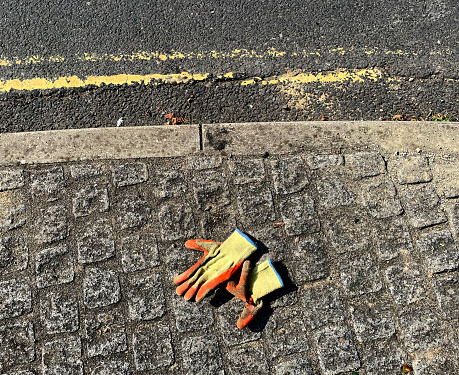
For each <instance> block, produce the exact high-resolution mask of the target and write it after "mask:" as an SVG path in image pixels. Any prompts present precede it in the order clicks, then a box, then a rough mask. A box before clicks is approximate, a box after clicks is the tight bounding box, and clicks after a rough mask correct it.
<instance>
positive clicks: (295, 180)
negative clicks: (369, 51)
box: [271, 156, 309, 195]
mask: <svg viewBox="0 0 459 375" xmlns="http://www.w3.org/2000/svg"><path fill="white" fill-rule="evenodd" d="M271 169H272V171H273V181H274V189H275V190H276V193H277V194H280V195H286V194H291V193H297V192H299V191H301V190H303V188H305V187H306V186H307V185H308V184H309V180H308V172H307V169H306V165H305V164H304V161H303V159H302V158H301V157H300V156H282V157H281V159H279V160H272V161H271Z"/></svg>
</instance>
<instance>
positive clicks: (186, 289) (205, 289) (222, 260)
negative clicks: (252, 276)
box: [174, 229, 257, 302]
mask: <svg viewBox="0 0 459 375" xmlns="http://www.w3.org/2000/svg"><path fill="white" fill-rule="evenodd" d="M185 247H187V248H188V249H193V250H200V251H203V252H204V256H203V257H202V258H201V259H200V260H199V261H198V262H197V263H196V264H195V265H194V266H193V267H191V268H190V269H188V270H187V271H185V272H184V273H182V274H181V275H179V276H177V277H176V278H175V279H174V283H175V284H179V286H178V287H177V289H176V292H177V294H178V295H179V296H181V295H184V297H185V299H186V300H190V299H191V298H193V297H194V296H196V297H195V298H196V302H199V301H200V300H202V299H203V298H204V297H205V296H207V295H208V294H209V293H210V292H212V291H213V290H214V289H216V288H217V287H219V286H220V285H221V284H223V283H225V282H226V281H228V280H229V279H230V278H231V276H233V275H234V274H235V273H236V272H237V271H238V270H240V269H241V267H242V265H243V263H244V260H245V259H247V258H248V257H249V256H250V255H251V254H253V252H254V251H255V250H256V249H257V247H256V245H255V243H254V242H253V241H252V240H251V239H250V238H248V237H247V236H246V235H245V234H244V233H242V232H241V231H240V230H239V229H236V230H235V231H234V233H233V234H232V235H231V236H229V237H228V239H227V240H226V241H225V242H223V243H221V242H215V241H210V240H200V239H195V240H189V241H187V242H186V243H185Z"/></svg>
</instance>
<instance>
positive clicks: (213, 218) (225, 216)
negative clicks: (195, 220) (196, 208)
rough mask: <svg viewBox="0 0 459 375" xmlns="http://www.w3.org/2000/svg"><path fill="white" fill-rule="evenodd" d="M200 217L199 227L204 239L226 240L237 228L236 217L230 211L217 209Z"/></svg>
mask: <svg viewBox="0 0 459 375" xmlns="http://www.w3.org/2000/svg"><path fill="white" fill-rule="evenodd" d="M200 216H201V227H202V233H203V235H204V238H212V239H219V240H221V241H223V240H225V239H226V238H228V237H229V236H230V235H231V233H233V231H234V228H236V227H237V224H236V217H235V215H234V212H233V211H232V210H231V209H217V210H211V211H207V212H204V214H202V215H200Z"/></svg>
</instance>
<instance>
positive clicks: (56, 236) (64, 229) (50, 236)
mask: <svg viewBox="0 0 459 375" xmlns="http://www.w3.org/2000/svg"><path fill="white" fill-rule="evenodd" d="M40 212H41V215H40V216H41V217H40V220H39V221H38V222H37V236H36V239H37V241H39V242H40V243H52V242H56V241H60V240H63V239H64V238H66V237H67V236H68V235H69V226H68V220H67V215H66V209H65V207H64V206H61V205H59V206H52V207H48V208H47V209H44V210H41V211H40Z"/></svg>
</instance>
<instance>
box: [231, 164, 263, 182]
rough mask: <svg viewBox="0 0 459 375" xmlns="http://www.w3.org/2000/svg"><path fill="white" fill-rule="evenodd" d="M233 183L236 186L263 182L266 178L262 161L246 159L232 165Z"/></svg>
mask: <svg viewBox="0 0 459 375" xmlns="http://www.w3.org/2000/svg"><path fill="white" fill-rule="evenodd" d="M230 169H231V172H232V175H233V183H234V184H236V185H240V184H248V183H251V182H261V181H263V180H264V178H265V169H264V165H263V160H262V159H245V160H240V161H233V162H232V163H230Z"/></svg>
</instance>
